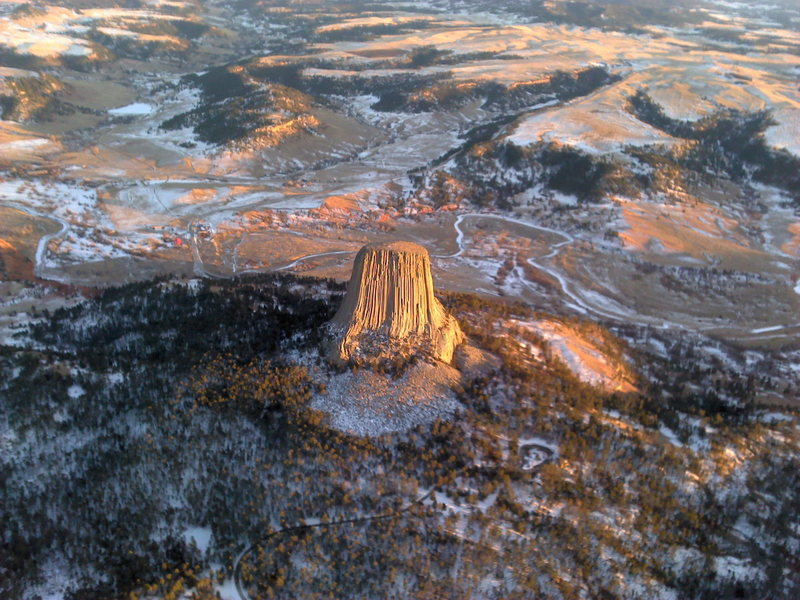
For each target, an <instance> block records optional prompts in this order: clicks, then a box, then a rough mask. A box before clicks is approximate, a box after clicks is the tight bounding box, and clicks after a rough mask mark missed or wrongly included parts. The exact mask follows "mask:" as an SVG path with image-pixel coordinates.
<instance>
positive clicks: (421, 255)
mask: <svg viewBox="0 0 800 600" xmlns="http://www.w3.org/2000/svg"><path fill="white" fill-rule="evenodd" d="M331 325H332V326H333V328H334V331H335V332H336V342H335V344H334V346H333V347H332V348H331V354H332V356H331V358H333V359H334V360H335V361H338V362H347V361H348V360H350V359H351V358H352V357H354V356H360V357H363V358H367V359H368V358H395V357H397V356H401V357H403V356H405V357H410V356H411V355H412V354H419V353H421V354H424V355H427V356H430V357H432V358H434V359H436V360H440V361H443V362H446V363H449V362H451V361H452V359H453V352H454V351H455V348H456V346H458V344H460V343H461V342H462V341H463V340H464V334H463V333H462V332H461V327H459V325H458V322H457V321H456V320H455V319H454V318H453V317H452V316H451V315H449V314H448V313H447V311H446V310H445V309H444V307H443V306H442V304H441V303H440V302H439V301H438V300H437V299H436V297H435V296H434V295H433V278H432V276H431V263H430V258H429V256H428V251H427V250H425V248H423V247H422V246H420V245H419V244H413V243H411V242H389V243H378V244H368V245H366V246H364V247H363V248H361V250H360V251H359V252H358V255H357V256H356V259H355V263H354V265H353V274H352V276H351V277H350V283H349V285H348V288H347V294H346V295H345V298H344V301H343V302H342V305H341V307H339V310H338V312H337V313H336V315H335V316H334V318H333V321H332V322H331Z"/></svg>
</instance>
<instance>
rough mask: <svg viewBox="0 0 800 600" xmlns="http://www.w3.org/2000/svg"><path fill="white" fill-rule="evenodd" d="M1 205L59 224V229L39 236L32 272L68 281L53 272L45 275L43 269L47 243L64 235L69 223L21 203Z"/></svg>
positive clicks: (45, 277) (60, 281)
mask: <svg viewBox="0 0 800 600" xmlns="http://www.w3.org/2000/svg"><path fill="white" fill-rule="evenodd" d="M2 206H6V207H8V208H13V209H15V210H18V211H20V212H24V213H25V214H28V215H31V216H32V217H37V218H39V219H47V220H49V221H55V222H56V223H58V224H59V225H61V229H60V230H59V231H56V232H55V233H46V234H44V235H43V236H42V237H41V238H39V242H38V243H37V245H36V255H35V257H34V261H33V274H34V275H36V277H38V278H40V279H49V280H50V281H58V282H59V283H68V281H66V279H65V278H64V277H62V276H58V275H55V274H53V273H50V274H47V275H46V274H45V272H44V269H45V267H46V265H47V260H46V255H47V245H48V244H49V243H50V240H52V239H53V238H57V237H61V236H63V235H65V234H66V233H67V231H69V223H67V222H66V221H65V220H64V219H60V218H59V217H56V216H53V215H52V214H49V215H46V214H43V213H40V212H38V211H36V210H33V209H32V208H30V207H28V206H25V205H23V204H17V203H16V202H3V203H2Z"/></svg>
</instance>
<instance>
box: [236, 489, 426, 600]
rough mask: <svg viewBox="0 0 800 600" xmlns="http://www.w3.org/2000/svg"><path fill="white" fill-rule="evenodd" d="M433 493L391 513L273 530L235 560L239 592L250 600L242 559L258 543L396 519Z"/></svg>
mask: <svg viewBox="0 0 800 600" xmlns="http://www.w3.org/2000/svg"><path fill="white" fill-rule="evenodd" d="M432 494H433V489H431V490H430V491H428V492H426V493H425V494H423V495H422V496H420V497H419V498H417V499H416V500H414V501H413V502H411V503H409V505H408V506H406V507H405V508H402V509H400V510H397V511H394V512H389V513H381V514H377V515H365V516H363V517H353V518H350V519H340V520H338V521H329V522H327V523H313V524H310V525H296V526H294V527H286V528H285V529H279V530H277V531H273V532H272V533H268V534H266V535H264V536H262V537H260V538H258V539H256V540H254V541H252V542H250V543H249V544H248V545H247V546H246V547H245V548H244V550H242V551H241V552H240V553H239V556H237V557H236V559H235V560H234V562H233V582H234V584H235V585H236V591H237V593H238V594H239V597H240V598H241V600H250V596H248V594H247V590H246V589H245V588H244V585H243V584H242V560H243V559H244V558H245V556H247V555H248V554H250V552H252V551H253V548H255V547H256V546H257V545H258V544H261V543H264V542H265V541H267V540H268V539H270V538H271V537H274V536H276V535H282V534H284V533H291V532H294V531H308V530H309V529H320V528H324V527H338V526H339V525H347V524H350V523H365V522H367V521H378V520H381V519H395V518H397V517H399V516H400V515H402V514H403V513H406V512H408V511H409V510H411V509H412V508H413V507H414V506H418V505H420V504H422V503H423V502H424V501H425V500H427V499H428V498H430V497H431V495H432Z"/></svg>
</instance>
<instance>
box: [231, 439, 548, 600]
mask: <svg viewBox="0 0 800 600" xmlns="http://www.w3.org/2000/svg"><path fill="white" fill-rule="evenodd" d="M528 449H536V450H538V451H540V452H541V453H542V454H543V455H544V458H542V460H541V461H539V462H537V463H536V464H534V465H532V466H530V467H527V468H526V466H525V463H524V462H523V466H522V468H523V469H524V470H525V471H526V472H528V473H530V474H531V475H535V474H536V472H537V471H538V470H539V468H540V467H541V466H542V465H544V464H545V463H547V462H550V461H551V460H552V459H553V457H554V456H555V452H554V451H553V449H552V448H548V447H547V446H543V445H541V444H537V443H533V442H527V443H523V444H521V445H520V450H528ZM525 458H527V456H526V457H525ZM434 492H435V490H434V489H433V488H432V489H430V490H428V491H427V492H425V493H424V494H423V495H422V496H420V497H419V498H417V499H416V500H414V501H413V502H410V503H409V504H408V506H405V507H404V508H401V509H400V510H396V511H393V512H388V513H380V514H376V515H364V516H361V517H353V518H350V519H340V520H338V521H329V522H326V523H313V524H309V525H296V526H293V527H286V528H284V529H279V530H277V531H273V532H271V533H268V534H266V535H263V536H261V537H260V538H257V539H255V540H253V541H251V542H250V543H249V544H248V545H247V546H245V548H244V549H243V550H242V551H241V552H240V553H239V555H238V556H237V557H236V558H235V559H234V561H233V582H234V584H235V586H236V592H237V593H238V594H239V598H240V600H250V596H249V595H248V594H247V590H246V589H245V587H244V584H243V583H242V561H243V560H244V558H245V557H246V556H247V555H248V554H250V552H252V551H253V549H254V548H255V547H256V546H257V545H259V544H262V543H264V542H266V541H267V540H268V539H270V538H272V537H275V536H277V535H282V534H285V533H292V532H295V531H308V530H310V529H321V528H326V527H338V526H340V525H348V524H352V523H366V522H368V521H378V520H383V519H395V518H397V517H399V516H400V515H402V514H404V513H407V512H408V511H409V510H411V509H412V508H413V507H415V506H419V505H421V504H422V503H423V502H425V501H426V500H428V499H429V498H431V497H432V496H434Z"/></svg>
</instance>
